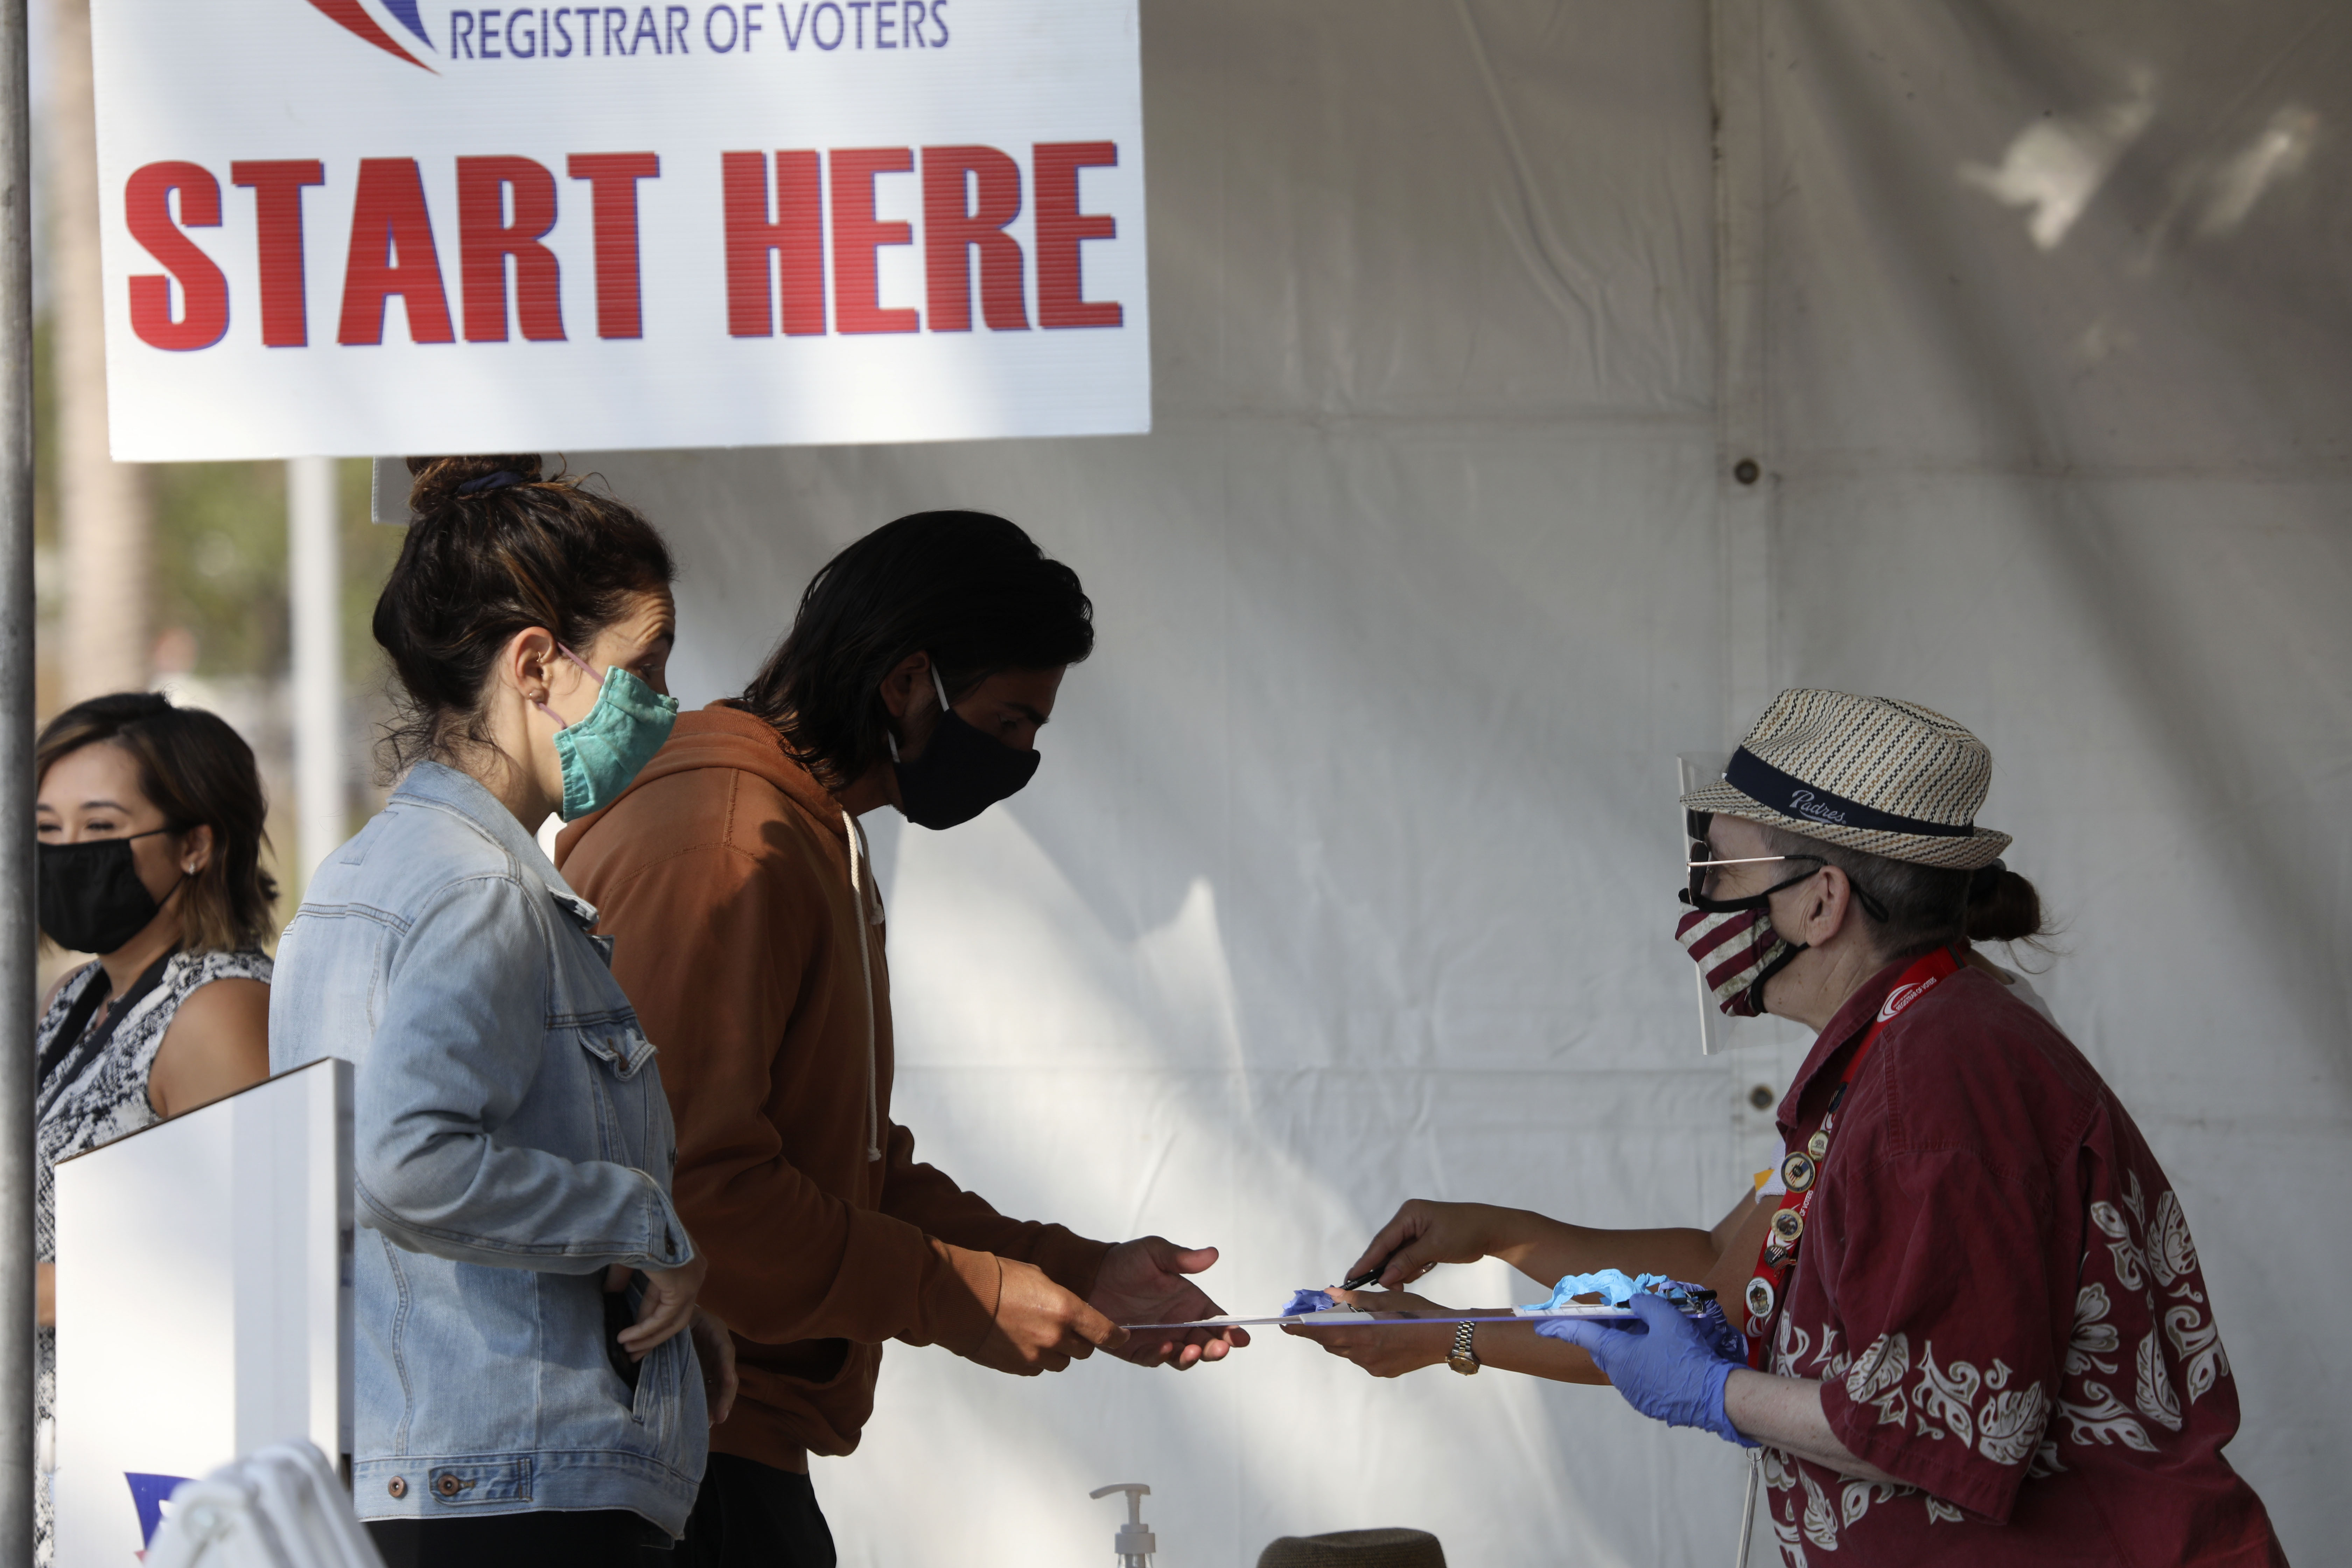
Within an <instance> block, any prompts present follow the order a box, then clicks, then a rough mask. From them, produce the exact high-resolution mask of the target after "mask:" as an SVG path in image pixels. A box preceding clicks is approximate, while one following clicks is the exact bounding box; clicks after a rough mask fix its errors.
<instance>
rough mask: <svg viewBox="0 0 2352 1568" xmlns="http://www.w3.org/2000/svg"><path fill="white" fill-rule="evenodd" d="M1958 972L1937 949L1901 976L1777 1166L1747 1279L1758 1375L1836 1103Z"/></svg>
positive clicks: (1751, 1354)
mask: <svg viewBox="0 0 2352 1568" xmlns="http://www.w3.org/2000/svg"><path fill="white" fill-rule="evenodd" d="M1959 967H1960V961H1959V960H1958V958H1956V957H1954V956H1953V954H1952V951H1951V949H1949V948H1942V947H1939V948H1937V950H1936V951H1935V952H1931V953H1928V954H1927V956H1926V957H1924V958H1922V959H1920V960H1919V961H1918V962H1917V963H1914V964H1913V965H1912V966H1911V967H1910V968H1908V969H1906V970H1905V971H1904V972H1903V978H1902V979H1900V980H1897V981H1896V982H1895V989H1894V990H1892V991H1889V992H1888V993H1887V994H1886V1000H1885V1003H1884V1004H1883V1005H1881V1006H1880V1007H1879V1009H1878V1016H1877V1017H1876V1018H1875V1019H1874V1020H1872V1022H1871V1026H1870V1029H1869V1032H1868V1033H1866V1034H1864V1036H1863V1037H1862V1044H1860V1045H1859V1046H1856V1047H1854V1051H1853V1056H1852V1057H1850V1058H1847V1060H1846V1064H1845V1071H1844V1073H1843V1074H1842V1075H1841V1076H1840V1077H1839V1079H1838V1086H1837V1091H1836V1092H1835V1093H1833V1094H1832V1095H1831V1096H1830V1106H1829V1110H1828V1111H1827V1112H1826V1113H1825V1114H1824V1115H1823V1116H1822V1124H1821V1127H1820V1128H1819V1129H1818V1130H1817V1131H1815V1132H1814V1133H1813V1135H1812V1137H1811V1138H1810V1139H1808V1140H1807V1141H1806V1143H1805V1146H1804V1147H1803V1148H1801V1149H1791V1150H1790V1151H1789V1152H1788V1155H1787V1158H1785V1159H1783V1160H1782V1161H1781V1162H1780V1180H1781V1182H1782V1183H1783V1184H1785V1185H1786V1186H1787V1187H1788V1189H1789V1190H1788V1191H1787V1192H1785V1193H1783V1194H1781V1195H1780V1212H1779V1213H1777V1214H1775V1215H1773V1216H1772V1228H1771V1230H1770V1231H1769V1233H1768V1234H1767V1235H1766V1236H1765V1237H1764V1246H1763V1247H1762V1248H1761V1249H1760V1250H1759V1252H1758V1253H1757V1255H1756V1271H1755V1272H1754V1273H1753V1274H1751V1275H1749V1276H1748V1293H1747V1307H1748V1321H1747V1323H1746V1325H1745V1332H1746V1333H1747V1336H1748V1365H1749V1366H1751V1367H1754V1368H1756V1369H1757V1370H1758V1371H1759V1372H1760V1371H1762V1370H1763V1368H1764V1354H1765V1349H1766V1347H1767V1346H1769V1344H1770V1343H1771V1342H1772V1326H1773V1325H1774V1324H1775V1323H1777V1322H1779V1321H1780V1310H1781V1309H1782V1308H1784V1307H1785V1306H1787V1305H1788V1298H1789V1280H1790V1277H1791V1276H1793V1275H1794V1274H1795V1273H1796V1271H1797V1244H1798V1243H1799V1242H1800V1241H1801V1240H1802V1239H1804V1235H1805V1215H1806V1211H1807V1210H1808V1209H1810V1208H1811V1206H1812V1202H1813V1192H1814V1189H1815V1188H1816V1187H1818V1186H1819V1185H1820V1184H1821V1177H1822V1166H1823V1165H1824V1164H1825V1163H1827V1162H1828V1160H1829V1152H1830V1133H1831V1132H1832V1131H1833V1130H1834V1129H1835V1127H1836V1126H1837V1111H1838V1103H1839V1102H1840V1101H1841V1100H1844V1099H1845V1091H1846V1089H1847V1087H1848V1086H1849V1085H1851V1084H1852V1083H1853V1077H1854V1074H1856V1073H1858V1072H1860V1071H1861V1070H1862V1064H1863V1061H1864V1058H1867V1057H1868V1056H1869V1055H1870V1047H1873V1046H1874V1045H1876V1044H1878V1037H1879V1033H1880V1031H1882V1030H1884V1029H1885V1027H1886V1026H1887V1025H1889V1024H1891V1023H1893V1022H1894V1021H1895V1015H1897V1014H1899V1013H1901V1012H1902V1011H1903V1009H1905V1008H1906V1007H1908V1006H1909V1005H1911V1004H1912V1003H1914V1002H1916V1001H1917V1000H1919V998H1920V997H1922V996H1925V995H1926V994H1927V993H1928V992H1930V991H1933V990H1934V989H1935V988H1936V984H1937V982H1938V981H1940V980H1942V979H1943V978H1944V977H1945V976H1947V975H1948V974H1952V973H1956V972H1957V971H1958V969H1959Z"/></svg>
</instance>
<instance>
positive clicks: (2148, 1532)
mask: <svg viewBox="0 0 2352 1568" xmlns="http://www.w3.org/2000/svg"><path fill="white" fill-rule="evenodd" d="M1903 969H1904V965H1902V964H1899V963H1898V964H1891V965H1889V966H1888V967H1887V968H1885V970H1883V971H1881V972H1880V973H1878V974H1877V975H1876V976H1874V978H1873V979H1872V980H1871V981H1870V982H1869V983H1868V984H1864V986H1863V988H1862V989H1861V990H1860V991H1858V992H1856V993H1855V994H1853V996H1852V997H1851V998H1849V999H1848V1000H1847V1002H1846V1004H1845V1005H1844V1006H1843V1008H1841V1009H1840V1010H1839V1012H1838V1015H1837V1016H1836V1017H1834V1018H1832V1020H1831V1021H1830V1025H1829V1027H1827V1028H1826V1029H1824V1030H1822V1035H1821V1037H1820V1039H1819V1040H1817V1041H1816V1042H1815V1043H1814V1046H1813V1050H1812V1054H1811V1056H1809V1057H1808V1058H1806V1061H1805V1065H1804V1067H1803V1068H1801V1070H1800V1071H1799V1073H1798V1075H1797V1081H1796V1084H1795V1086H1794V1087H1793V1088H1791V1089H1790V1091H1789V1095H1788V1098H1787V1099H1786V1100H1783V1101H1782V1102H1781V1105H1780V1130H1781V1131H1782V1133H1783V1134H1784V1135H1786V1136H1787V1137H1788V1139H1789V1141H1790V1147H1792V1148H1796V1147H1801V1146H1802V1145H1803V1144H1804V1142H1806V1140H1807V1139H1808V1138H1809V1137H1811V1134H1812V1132H1813V1131H1814V1130H1815V1129H1816V1128H1817V1127H1819V1126H1820V1124H1821V1121H1822V1112H1823V1111H1824V1110H1827V1108H1828V1104H1829V1100H1830V1096H1831V1094H1832V1091H1833V1090H1834V1089H1835V1087H1836V1084H1837V1080H1838V1075H1839V1073H1840V1072H1841V1071H1843V1068H1844V1065H1845V1059H1846V1055H1847V1053H1848V1051H1849V1050H1850V1049H1851V1048H1852V1047H1853V1044H1854V1042H1855V1041H1856V1040H1857V1039H1858V1038H1859V1037H1861V1035H1862V1033H1863V1031H1864V1029H1865V1028H1866V1027H1867V1026H1869V1024H1870V1022H1871V1021H1872V1019H1874V1017H1875V1016H1877V1013H1878V1009H1879V1006H1880V1005H1881V1003H1882V1002H1883V1001H1884V999H1885V996H1886V994H1887V993H1888V991H1889V990H1891V989H1892V988H1893V986H1894V984H1895V980H1896V978H1897V977H1898V976H1899V975H1900V974H1901V973H1902V972H1903ZM1832 1140H1833V1141H1832V1144H1831V1148H1830V1152H1829V1157H1828V1159H1827V1160H1826V1162H1824V1170H1823V1172H1822V1177H1821V1187H1820V1191H1819V1192H1817V1193H1816V1194H1814V1201H1813V1204H1812V1208H1811V1217H1810V1218H1809V1219H1808V1221H1807V1224H1806V1228H1805V1236H1804V1240H1803V1244H1802V1246H1801V1249H1800V1252H1799V1257H1798V1262H1797V1271H1796V1277H1795V1279H1793V1280H1792V1281H1791V1283H1790V1289H1789V1293H1788V1306H1787V1309H1786V1310H1784V1311H1783V1312H1782V1314H1781V1316H1780V1324H1779V1328H1778V1331H1777V1332H1776V1334H1775V1337H1774V1342H1773V1347H1772V1356H1771V1361H1770V1363H1769V1365H1770V1370H1771V1371H1773V1372H1775V1373H1780V1374H1781V1375H1783V1376H1789V1377H1804V1378H1818V1379H1820V1380H1821V1383H1822V1408H1823V1410H1824V1411H1825V1412H1826V1413H1827V1415H1828V1416H1829V1423H1830V1426H1831V1429H1832V1431H1834V1432H1835V1433H1836V1434H1837V1436H1838V1439H1839V1440H1840V1441H1841V1442H1843V1444H1844V1445H1845V1446H1846V1447H1847V1448H1848V1449H1849V1450H1851V1451H1852V1452H1853V1453H1854V1454H1856V1455H1858V1456H1859V1457H1861V1458H1864V1459H1866V1460H1868V1461H1869V1462H1870V1463H1871V1464H1873V1465H1874V1466H1876V1467H1877V1468H1880V1469H1882V1470H1884V1471H1885V1472H1886V1473H1887V1474H1888V1475H1891V1476H1895V1477H1897V1478H1899V1479H1902V1480H1904V1481H1906V1482H1907V1483H1909V1484H1908V1485H1906V1486H1904V1487H1901V1488H1895V1487H1890V1486H1886V1485H1884V1484H1873V1483H1871V1482H1868V1481H1862V1480H1855V1479H1851V1478H1849V1477H1846V1476H1843V1475H1840V1474H1838V1473H1837V1472H1836V1471H1834V1470H1830V1469H1826V1468H1822V1466H1819V1465H1815V1464H1813V1463H1811V1462H1810V1461H1808V1460H1801V1459H1799V1458H1795V1457H1794V1456H1793V1455H1790V1454H1787V1453H1785V1452H1782V1451H1781V1450H1780V1449H1776V1448H1771V1447H1767V1448H1766V1449H1765V1450H1764V1453H1763V1464H1764V1479H1765V1484H1766V1485H1767V1487H1768V1488H1769V1492H1768V1493H1767V1494H1766V1495H1767V1496H1768V1498H1769V1500H1770V1505H1771V1515H1772V1525H1773V1530H1774V1531H1775V1533H1776V1534H1777V1535H1778V1536H1779V1538H1780V1551H1781V1554H1782V1556H1783V1558H1784V1559H1785V1560H1786V1561H1787V1562H1788V1563H1790V1564H1792V1565H1796V1568H1805V1565H1807V1564H1811V1568H1831V1565H1836V1564H1845V1565H1859V1564H1866V1563H1903V1564H1906V1565H1908V1564H1925V1563H1968V1564H1970V1565H1971V1568H1986V1565H1990V1564H2028V1563H2033V1564H2040V1563H2053V1564H2054V1563H2065V1564H2069V1565H2074V1564H2085V1563H2132V1564H2141V1563H2146V1564H2158V1563H2162V1564H2175V1563H2199V1564H2223V1563H2227V1564H2231V1565H2236V1564H2269V1563H2284V1562H2285V1558H2284V1555H2283V1554H2282V1553H2281V1552H2280V1551H2279V1548H2278V1542H2277V1538H2276V1536H2275V1535H2274V1534H2273V1532H2272V1530H2271V1524H2270V1519H2269V1516H2268V1515H2267V1514H2266V1513H2265V1512H2264V1511H2263V1505H2262V1500H2260V1499H2259V1498H2257V1497H2256V1496H2255V1495H2254V1493H2253V1489H2252V1488H2250V1487H2249V1486H2247V1485H2246V1483H2245V1482H2244V1481H2243V1480H2242V1479H2240V1478H2239V1476H2238V1474H2237V1472H2236V1471H2234V1470H2232V1469H2231V1468H2230V1465H2229V1462H2228V1461H2227V1460H2225V1459H2224V1458H2222V1457H2221V1448H2222V1446H2223V1445H2224V1444H2226V1443H2228V1442H2229V1440H2230V1439H2231V1437H2232V1436H2235V1435H2236V1433H2237V1430H2238V1394H2237V1387H2236V1384H2235V1383H2234V1381H2233V1380H2232V1379H2231V1375H2230V1361H2229V1357H2228V1356H2227V1355H2226V1354H2224V1353H2223V1352H2222V1349H2221V1335H2220V1331H2219V1329H2218V1327H2217V1325H2216V1324H2215V1322H2214V1318H2213V1308H2212V1303H2211V1301H2210V1300H2209V1299H2208V1295H2207V1292H2206V1289H2205V1279H2204V1276H2203V1275H2202V1274H2201V1273H2200V1271H2199V1268H2198V1266H2197V1247H2196V1244H2195V1243H2194V1242H2193V1241H2191V1240H2190V1239H2189V1224H2188V1221H2187V1219H2186V1218H2185V1217H2184V1216H2183V1215H2182V1214H2181V1211H2180V1204H2179V1200H2178V1199H2177V1198H2175V1197H2174V1195H2173V1193H2172V1185H2171V1184H2170V1183H2169V1182H2168V1180H2166V1178H2165V1174H2164V1171H2163V1169H2162V1167H2160V1166H2159V1165H2158V1164H2157V1163H2156V1156H2155V1155H2154V1154H2152V1153H2150V1152H2148V1147H2147V1142H2146V1141H2145V1140H2143V1139H2142V1138H2141V1137H2140V1133H2139V1129H2138V1128H2137V1127H2136V1126H2134V1125H2133V1124H2132V1120H2131V1117H2130V1115H2129V1114H2128V1113H2127V1112H2126V1110H2124V1108H2123V1105H2122V1102H2120V1101H2119V1100H2116V1097H2115V1094H2114V1092H2113V1091H2112V1090H2110V1089H2108V1088H2107V1086H2106V1085H2105V1083H2104V1082H2103V1081H2101V1079H2100V1078H2099V1075H2098V1074H2097V1072H2095V1070H2093V1068H2092V1067H2091V1064H2090V1063H2089V1062H2087V1061H2085V1060H2084V1058H2083V1055H2082V1053H2081V1052H2079V1051H2077V1050H2076V1049H2075V1048H2074V1046H2073V1045H2072V1044H2071V1043H2070V1042H2069V1041H2068V1040H2067V1039H2066V1037H2065V1036H2063V1035H2062V1034H2060V1033H2059V1032H2058V1031H2057V1030H2056V1029H2055V1028H2053V1027H2052V1026H2050V1024H2049V1023H2048V1022H2046V1021H2045V1020H2044V1019H2042V1017H2041V1016H2040V1015H2038V1014H2036V1013H2035V1012H2033V1010H2032V1009H2031V1008H2030V1007H2028V1006H2026V1005H2024V1004H2023V1003H2021V1002H2019V1001H2017V1000H2016V999H2015V998H2013V997H2011V996H2010V995H2008V994H2006V992H2005V990H2004V988H2003V987H2002V986H2001V984H2000V982H1998V981H1996V980H1994V979H1992V978H1991V977H1990V976H1989V975H1987V974H1985V973H1983V972H1981V971H1979V970H1976V969H1970V968H1963V969H1961V970H1960V971H1959V972H1958V973H1957V974H1954V975H1952V976H1951V977H1950V978H1949V979H1948V980H1945V981H1943V982H1942V983H1941V984H1937V986H1936V987H1935V989H1934V990H1932V991H1930V992H1929V993H1927V994H1926V995H1924V996H1922V997H1921V998H1919V1000H1918V1001H1916V1002H1915V1003H1913V1004H1912V1005H1910V1006H1908V1007H1907V1008H1906V1009H1904V1010H1903V1011H1902V1012H1901V1013H1899V1014H1897V1015H1896V1016H1895V1019H1894V1020H1893V1021H1892V1022H1890V1023H1889V1024H1888V1025H1887V1026H1886V1028H1885V1032H1884V1033H1882V1034H1881V1035H1880V1037H1879V1039H1878V1044H1877V1046H1876V1047H1875V1048H1874V1050H1873V1052H1872V1054H1871V1056H1870V1057H1869V1058H1867V1059H1866V1060H1865V1062H1864V1066H1863V1068H1862V1071H1861V1072H1860V1073H1859V1074H1858V1075H1857V1076H1856V1077H1855V1079H1854V1081H1853V1087H1852V1088H1851V1089H1848V1090H1847V1091H1846V1096H1845V1100H1844V1102H1843V1104H1842V1105H1841V1106H1840V1107H1839V1110H1838V1117H1837V1122H1836V1125H1835V1127H1834V1128H1833V1129H1832Z"/></svg>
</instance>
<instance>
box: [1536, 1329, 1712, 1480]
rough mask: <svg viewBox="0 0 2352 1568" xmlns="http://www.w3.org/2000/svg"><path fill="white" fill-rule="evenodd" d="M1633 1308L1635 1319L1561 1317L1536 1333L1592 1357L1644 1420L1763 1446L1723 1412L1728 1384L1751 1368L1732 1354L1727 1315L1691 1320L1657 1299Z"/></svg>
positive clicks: (1626, 1401)
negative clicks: (1728, 1345) (1740, 1371)
mask: <svg viewBox="0 0 2352 1568" xmlns="http://www.w3.org/2000/svg"><path fill="white" fill-rule="evenodd" d="M1628 1305H1630V1306H1631V1307H1632V1308H1633V1313H1634V1316H1633V1319H1632V1320H1630V1321H1629V1320H1626V1319H1622V1318H1616V1319H1612V1318H1554V1319H1551V1320H1550V1321H1547V1322H1541V1323H1538V1324H1537V1325H1536V1332H1538V1333H1539V1334H1541V1335H1543V1336H1544V1337H1545V1338H1546V1339H1551V1340H1565V1341H1567V1342H1569V1343H1570V1344H1572V1345H1578V1346H1581V1347H1582V1348H1583V1349H1584V1350H1586V1351H1589V1352H1591V1355H1592V1360H1593V1362H1594V1363H1595V1364H1596V1365H1598V1366H1599V1367H1600V1368H1601V1372H1602V1373H1604V1374H1605V1375H1606V1376H1607V1377H1608V1379H1609V1381H1610V1383H1611V1384H1612V1385H1613V1386H1614V1387H1615V1388H1616V1390H1617V1392H1618V1393H1620V1394H1623V1395H1624V1396H1625V1403H1627V1404H1628V1405H1632V1406H1633V1408H1634V1409H1636V1410H1638V1411H1640V1412H1641V1413H1642V1414H1643V1415H1647V1416H1650V1417H1652V1418H1653V1419H1654V1420H1658V1421H1663V1422H1664V1423H1665V1424H1666V1425H1668V1426H1700V1427H1704V1428H1706V1430H1707V1431H1709V1432H1712V1433H1714V1434H1715V1435H1716V1436H1718V1437H1721V1438H1723V1439H1724V1440H1725V1441H1726V1442H1730V1443H1737V1444H1738V1445H1739V1446H1740V1447H1743V1448H1753V1447H1756V1445H1755V1444H1754V1443H1752V1442H1750V1441H1748V1439H1747V1438H1746V1437H1744V1436H1740V1433H1739V1429H1738V1427H1737V1426H1733V1425H1732V1424H1731V1418H1730V1417H1729V1416H1727V1415H1725V1414H1724V1413H1723V1385H1724V1384H1727V1383H1728V1382H1730V1381H1731V1374H1732V1373H1734V1372H1736V1371H1738V1369H1739V1368H1741V1367H1743V1366H1746V1365H1747V1364H1748V1363H1747V1362H1746V1361H1745V1360H1744V1359H1742V1358H1739V1357H1735V1356H1731V1355H1727V1354H1726V1353H1725V1342H1726V1340H1727V1339H1728V1338H1729V1335H1730V1329H1729V1326H1728V1325H1727V1324H1726V1323H1725V1322H1724V1321H1723V1310H1722V1309H1721V1308H1720V1307H1717V1306H1715V1305H1713V1304H1709V1306H1708V1307H1707V1310H1706V1313H1705V1314H1702V1315H1701V1316H1699V1317H1697V1318H1688V1317H1685V1316H1684V1315H1683V1312H1682V1310H1681V1309H1680V1308H1678V1307H1676V1306H1675V1304H1674V1303H1673V1302H1671V1301H1666V1300H1660V1299H1659V1298H1657V1297H1655V1296H1650V1295H1642V1296H1636V1297H1634V1298H1633V1300H1632V1301H1631V1302H1629V1303H1628ZM1710 1317H1711V1319H1712V1321H1710Z"/></svg>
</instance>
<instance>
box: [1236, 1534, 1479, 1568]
mask: <svg viewBox="0 0 2352 1568" xmlns="http://www.w3.org/2000/svg"><path fill="white" fill-rule="evenodd" d="M1257 1568H1445V1549H1444V1547H1442V1546H1440V1545H1438V1543H1437V1537H1435V1536H1433V1535H1432V1534H1430V1533H1429V1531H1425V1530H1336V1531H1332V1532H1331V1533H1330V1534H1328V1535H1286V1536H1284V1537H1282V1538H1281V1539H1280V1540H1279V1541H1276V1542H1274V1543H1273V1544H1272V1545H1270V1546H1268V1547H1267V1548H1266V1549H1265V1551H1264V1552H1259V1553H1258V1559H1257Z"/></svg>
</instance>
